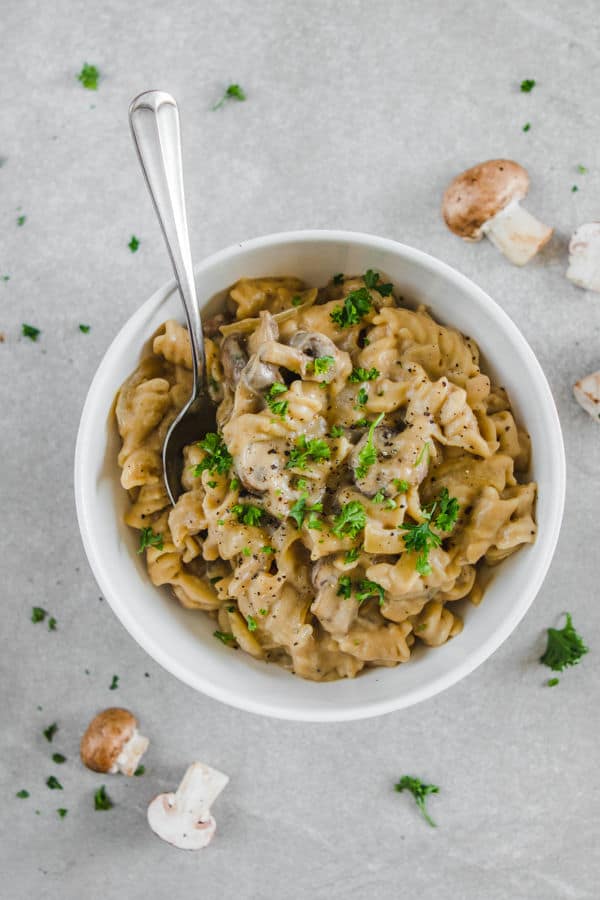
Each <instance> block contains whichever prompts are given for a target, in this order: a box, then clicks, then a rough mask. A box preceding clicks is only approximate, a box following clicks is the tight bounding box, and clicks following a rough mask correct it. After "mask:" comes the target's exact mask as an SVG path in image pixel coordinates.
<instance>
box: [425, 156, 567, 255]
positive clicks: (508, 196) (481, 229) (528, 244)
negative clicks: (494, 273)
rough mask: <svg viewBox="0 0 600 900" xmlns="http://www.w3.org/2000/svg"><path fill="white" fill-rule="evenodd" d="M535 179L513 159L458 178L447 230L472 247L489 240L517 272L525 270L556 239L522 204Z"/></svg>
mask: <svg viewBox="0 0 600 900" xmlns="http://www.w3.org/2000/svg"><path fill="white" fill-rule="evenodd" d="M528 190H529V175H528V174H527V171H526V170H525V169H524V168H523V166H520V165H519V164H518V163H516V162H514V161H513V160H511V159H489V160H487V162H483V163H479V165H477V166H473V167H472V168H471V169H467V170H466V171H464V172H461V174H460V175H457V176H456V178H455V179H454V181H452V182H451V183H450V185H449V186H448V188H447V190H446V193H445V194H444V200H443V203H442V213H443V216H444V220H445V222H446V225H447V226H448V228H449V229H450V231H453V232H454V234H457V235H458V236H459V237H461V238H463V239H464V240H466V241H480V240H481V238H482V237H483V236H484V235H485V237H487V238H489V240H490V241H491V242H492V243H493V244H494V246H496V247H497V248H498V250H500V252H501V253H503V254H504V255H505V256H506V258H507V259H508V260H510V262H512V263H514V264H515V265H516V266H524V265H525V263H528V262H529V260H530V259H532V258H533V257H534V256H535V254H536V253H537V252H538V250H540V249H541V248H542V247H543V246H544V244H546V243H547V242H548V241H549V240H550V238H551V237H552V232H553V229H552V228H549V227H548V226H547V225H544V224H543V223H542V222H540V221H538V219H536V218H535V217H534V216H532V215H531V214H530V213H528V212H527V210H525V209H523V208H522V207H521V206H520V205H519V203H520V201H521V200H522V199H523V198H524V197H525V196H526V195H527V191H528Z"/></svg>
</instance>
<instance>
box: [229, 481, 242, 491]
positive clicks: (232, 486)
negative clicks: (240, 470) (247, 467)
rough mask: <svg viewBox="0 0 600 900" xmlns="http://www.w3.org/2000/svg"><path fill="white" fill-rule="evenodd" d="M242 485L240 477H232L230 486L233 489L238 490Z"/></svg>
mask: <svg viewBox="0 0 600 900" xmlns="http://www.w3.org/2000/svg"><path fill="white" fill-rule="evenodd" d="M239 486H240V482H239V478H232V479H231V481H230V482H229V488H230V490H232V491H237V489H238V488H239Z"/></svg>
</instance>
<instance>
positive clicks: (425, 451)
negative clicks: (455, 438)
mask: <svg viewBox="0 0 600 900" xmlns="http://www.w3.org/2000/svg"><path fill="white" fill-rule="evenodd" d="M425 454H427V462H428V463H429V457H430V449H429V441H425V443H424V444H423V446H422V447H421V452H420V453H419V455H418V456H417V458H416V459H415V461H414V463H413V468H414V469H416V468H417V466H419V465H420V464H421V463H422V462H423V459H424V458H425Z"/></svg>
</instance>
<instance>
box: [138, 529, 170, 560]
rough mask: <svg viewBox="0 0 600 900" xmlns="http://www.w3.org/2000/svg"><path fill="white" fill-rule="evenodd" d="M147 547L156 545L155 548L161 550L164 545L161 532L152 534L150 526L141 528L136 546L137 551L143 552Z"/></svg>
mask: <svg viewBox="0 0 600 900" xmlns="http://www.w3.org/2000/svg"><path fill="white" fill-rule="evenodd" d="M147 547H156V549H157V550H162V549H163V547H164V542H163V536H162V534H154V531H153V530H152V528H151V526H148V527H147V528H142V530H141V532H140V546H139V548H138V553H143V552H144V550H145V549H146V548H147Z"/></svg>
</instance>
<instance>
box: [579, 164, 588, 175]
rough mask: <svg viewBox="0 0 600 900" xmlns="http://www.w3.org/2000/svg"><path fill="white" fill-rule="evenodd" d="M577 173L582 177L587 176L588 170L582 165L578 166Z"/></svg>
mask: <svg viewBox="0 0 600 900" xmlns="http://www.w3.org/2000/svg"><path fill="white" fill-rule="evenodd" d="M577 171H578V172H579V174H580V175H585V174H586V173H587V168H586V167H585V166H582V165H581V163H580V164H579V165H578V166H577Z"/></svg>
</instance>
